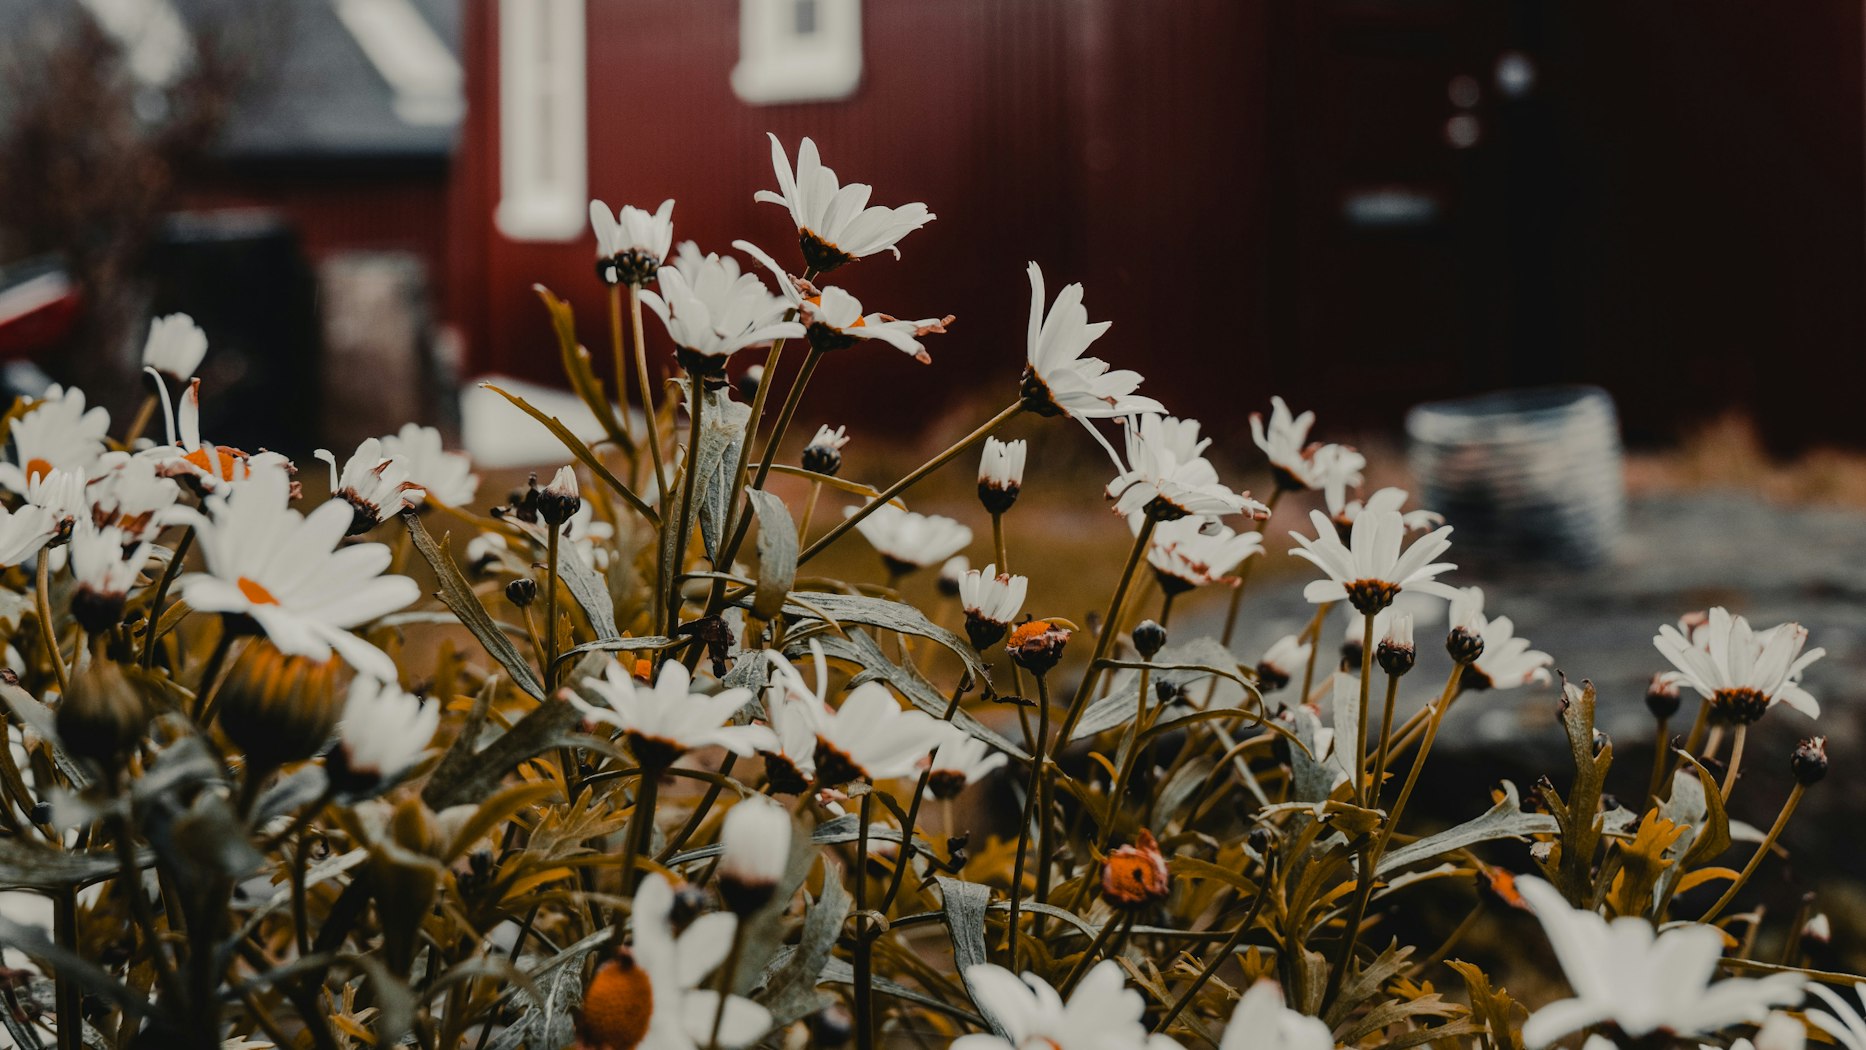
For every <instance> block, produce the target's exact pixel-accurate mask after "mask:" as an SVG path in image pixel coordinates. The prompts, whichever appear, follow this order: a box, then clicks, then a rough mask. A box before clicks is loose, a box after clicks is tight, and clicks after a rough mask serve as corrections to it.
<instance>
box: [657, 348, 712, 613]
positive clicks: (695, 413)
mask: <svg viewBox="0 0 1866 1050" xmlns="http://www.w3.org/2000/svg"><path fill="white" fill-rule="evenodd" d="M688 379H689V381H690V385H691V386H692V394H691V396H690V398H689V400H688V408H687V468H686V472H685V475H684V476H683V477H682V479H681V482H680V526H679V528H678V530H677V531H676V532H675V533H674V551H673V555H674V563H673V564H672V565H669V566H668V578H667V581H666V583H667V628H668V630H670V631H671V630H673V629H674V628H676V627H678V626H679V625H680V607H681V605H682V604H683V603H682V602H681V598H680V584H679V577H680V573H681V569H682V567H683V566H685V565H686V562H687V539H688V536H689V535H690V533H691V532H692V529H693V494H694V491H695V490H696V489H698V488H699V484H698V482H699V480H700V479H699V473H700V426H701V423H702V417H703V416H704V415H705V404H706V396H705V394H704V392H703V391H702V389H701V388H702V387H703V386H704V385H705V384H704V383H702V382H701V380H700V377H699V376H689V377H688Z"/></svg>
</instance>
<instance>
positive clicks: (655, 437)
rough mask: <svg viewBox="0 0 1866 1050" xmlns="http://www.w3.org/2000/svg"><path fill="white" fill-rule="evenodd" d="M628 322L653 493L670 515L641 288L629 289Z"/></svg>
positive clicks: (661, 506) (658, 414)
mask: <svg viewBox="0 0 1866 1050" xmlns="http://www.w3.org/2000/svg"><path fill="white" fill-rule="evenodd" d="M628 312H629V319H630V322H631V325H632V327H633V328H634V333H635V380H636V382H637V383H638V384H639V385H640V387H641V413H642V421H643V423H644V424H645V426H646V428H647V430H648V457H649V461H650V463H651V464H652V466H653V467H654V490H655V492H656V493H657V494H658V495H659V496H660V497H661V501H660V504H659V506H660V509H661V513H662V514H663V515H664V516H665V515H666V513H667V468H666V467H665V465H664V463H665V460H663V459H662V457H661V416H660V413H658V412H656V411H655V408H654V383H653V381H652V380H650V379H649V378H648V342H647V340H646V339H644V338H643V337H642V328H641V289H639V288H637V287H635V286H634V285H632V284H631V285H629V287H628Z"/></svg>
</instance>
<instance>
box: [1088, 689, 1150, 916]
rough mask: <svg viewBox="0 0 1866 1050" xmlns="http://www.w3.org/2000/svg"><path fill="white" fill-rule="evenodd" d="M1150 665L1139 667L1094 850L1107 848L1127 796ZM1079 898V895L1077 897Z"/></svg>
mask: <svg viewBox="0 0 1866 1050" xmlns="http://www.w3.org/2000/svg"><path fill="white" fill-rule="evenodd" d="M1152 670H1153V669H1152V668H1151V667H1142V668H1141V669H1140V694H1139V698H1138V699H1137V700H1136V701H1135V710H1134V731H1133V732H1131V733H1129V734H1128V735H1127V749H1126V751H1125V752H1124V753H1123V754H1122V756H1121V768H1120V769H1119V770H1117V771H1116V772H1115V775H1114V784H1113V785H1112V786H1111V787H1110V788H1109V791H1108V819H1107V820H1106V821H1104V822H1103V823H1102V826H1101V834H1100V835H1099V836H1098V837H1097V839H1096V842H1095V852H1096V853H1101V852H1103V851H1105V850H1106V849H1107V848H1108V840H1109V839H1110V838H1111V837H1112V836H1113V835H1114V825H1115V823H1116V820H1117V818H1119V816H1120V814H1121V805H1122V803H1123V802H1124V801H1125V800H1126V798H1127V781H1128V778H1129V777H1132V776H1133V775H1134V765H1135V758H1136V757H1137V756H1138V755H1139V754H1140V735H1141V733H1142V732H1144V731H1145V730H1146V729H1147V726H1146V725H1145V724H1144V723H1146V722H1148V721H1149V719H1148V718H1147V684H1148V683H1147V679H1148V677H1149V675H1150V674H1151V672H1152ZM1077 899H1078V900H1079V899H1080V896H1078V898H1077Z"/></svg>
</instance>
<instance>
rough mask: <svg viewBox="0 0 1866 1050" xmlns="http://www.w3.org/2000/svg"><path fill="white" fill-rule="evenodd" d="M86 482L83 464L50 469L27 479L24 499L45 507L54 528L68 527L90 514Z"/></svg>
mask: <svg viewBox="0 0 1866 1050" xmlns="http://www.w3.org/2000/svg"><path fill="white" fill-rule="evenodd" d="M86 485H87V479H86V478H85V476H84V469H83V468H82V467H78V468H73V469H70V470H65V469H62V468H59V469H54V470H50V471H47V472H46V473H44V474H39V475H36V476H35V477H33V478H32V480H30V481H28V482H26V502H27V503H30V504H32V505H33V506H35V507H42V508H44V509H45V512H46V513H47V514H50V515H51V516H52V524H53V525H54V526H55V527H57V528H59V529H61V530H62V529H68V528H70V527H71V524H72V522H75V521H77V520H79V519H80V518H89V517H90V516H91V499H90V494H89V493H88V492H87V491H86Z"/></svg>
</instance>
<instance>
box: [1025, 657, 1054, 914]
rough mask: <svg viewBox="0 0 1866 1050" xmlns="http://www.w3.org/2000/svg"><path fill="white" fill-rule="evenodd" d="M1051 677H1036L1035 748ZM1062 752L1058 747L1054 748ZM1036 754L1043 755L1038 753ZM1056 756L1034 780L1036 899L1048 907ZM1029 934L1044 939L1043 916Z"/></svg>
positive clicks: (1044, 726) (1042, 733)
mask: <svg viewBox="0 0 1866 1050" xmlns="http://www.w3.org/2000/svg"><path fill="white" fill-rule="evenodd" d="M1052 706H1053V705H1052V704H1051V702H1050V676H1049V675H1038V676H1037V747H1038V748H1042V747H1043V745H1044V740H1045V738H1047V737H1048V736H1049V733H1050V708H1051V707H1052ZM1057 750H1058V751H1060V750H1061V745H1057ZM1037 753H1038V754H1039V755H1040V754H1042V752H1041V751H1040V750H1039V751H1038V752H1037ZM1056 770H1057V763H1056V759H1055V756H1051V758H1050V761H1049V762H1048V763H1047V764H1046V765H1044V767H1043V775H1042V776H1039V777H1038V778H1037V897H1036V899H1037V900H1039V901H1041V902H1043V903H1044V904H1048V903H1049V902H1050V778H1051V777H1054V776H1055V775H1056ZM1030 932H1031V934H1032V935H1033V936H1035V937H1042V936H1043V915H1042V913H1040V912H1039V913H1038V914H1036V915H1033V916H1031V917H1030Z"/></svg>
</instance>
